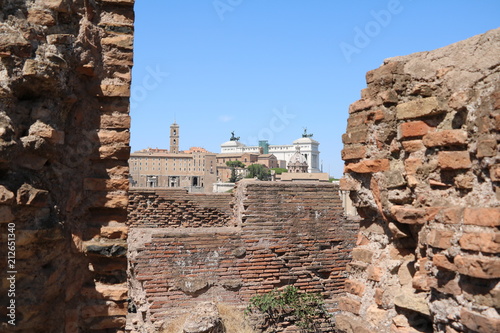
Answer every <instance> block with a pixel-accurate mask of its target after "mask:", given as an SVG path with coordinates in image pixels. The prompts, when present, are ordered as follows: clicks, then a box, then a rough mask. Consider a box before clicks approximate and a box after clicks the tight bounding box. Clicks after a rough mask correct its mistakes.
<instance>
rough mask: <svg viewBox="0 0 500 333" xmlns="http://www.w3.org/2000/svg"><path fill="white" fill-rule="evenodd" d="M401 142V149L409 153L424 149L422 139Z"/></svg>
mask: <svg viewBox="0 0 500 333" xmlns="http://www.w3.org/2000/svg"><path fill="white" fill-rule="evenodd" d="M401 144H402V145H403V149H404V150H405V151H407V152H409V153H414V152H416V151H419V150H423V149H425V146H424V143H423V142H422V140H409V141H403V142H402V143H401Z"/></svg>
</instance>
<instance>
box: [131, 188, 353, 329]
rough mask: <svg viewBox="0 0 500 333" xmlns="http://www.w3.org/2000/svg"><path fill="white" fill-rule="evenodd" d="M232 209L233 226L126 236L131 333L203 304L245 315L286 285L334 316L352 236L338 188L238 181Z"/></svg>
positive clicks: (136, 231)
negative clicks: (316, 296)
mask: <svg viewBox="0 0 500 333" xmlns="http://www.w3.org/2000/svg"><path fill="white" fill-rule="evenodd" d="M135 195H136V196H137V195H140V196H143V195H144V194H143V193H140V194H139V193H136V194H135ZM134 200H135V199H134V193H132V199H131V202H134ZM231 206H232V209H233V210H232V219H233V221H234V222H235V224H234V226H227V227H213V226H211V224H210V223H209V222H207V223H206V224H204V225H205V227H203V226H202V227H196V228H192V227H185V226H186V225H188V224H184V225H179V224H178V225H174V226H170V227H167V228H142V227H132V228H131V230H130V235H129V261H130V275H131V279H130V280H129V283H130V284H131V295H132V297H133V299H134V302H135V304H136V306H137V309H138V314H135V315H130V316H129V317H130V318H129V319H130V320H129V321H130V322H132V321H133V320H134V318H135V320H136V322H137V323H136V324H135V325H134V330H135V331H137V332H139V331H140V330H141V329H142V328H141V327H144V326H145V325H146V326H147V325H153V326H154V325H155V324H156V325H157V326H158V325H159V324H160V322H161V321H168V320H172V318H176V317H179V316H182V315H183V314H186V313H188V312H190V311H191V310H192V309H193V308H194V307H195V306H196V305H197V304H198V303H199V302H202V301H215V302H221V303H225V304H228V305H232V306H235V307H245V306H246V305H247V304H248V301H249V300H250V298H251V297H252V296H254V295H256V294H258V293H264V292H268V291H270V290H272V289H273V288H276V287H282V286H285V285H289V284H293V285H295V286H296V287H298V288H300V289H301V290H305V291H310V292H319V293H321V294H322V295H323V296H324V297H325V301H326V307H327V309H328V310H329V311H331V312H335V311H336V309H337V300H338V295H339V294H340V293H342V291H343V286H344V281H345V268H346V264H347V263H348V262H349V261H350V258H351V248H352V247H353V246H354V238H355V235H356V233H357V224H356V223H353V222H348V221H345V220H343V217H342V215H343V214H342V213H343V209H342V202H341V199H340V197H339V194H338V187H337V186H336V185H333V184H330V183H325V184H323V183H322V184H320V183H316V184H311V183H298V184H295V183H291V184H285V183H271V182H258V181H242V182H240V183H238V186H237V188H236V189H235V191H234V197H233V199H232V202H231ZM140 318H146V319H145V320H144V322H141V320H140ZM134 330H132V331H134Z"/></svg>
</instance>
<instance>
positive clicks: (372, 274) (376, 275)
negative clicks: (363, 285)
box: [366, 265, 384, 282]
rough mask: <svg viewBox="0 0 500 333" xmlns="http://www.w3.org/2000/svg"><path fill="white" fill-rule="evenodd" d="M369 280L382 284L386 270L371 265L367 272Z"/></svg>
mask: <svg viewBox="0 0 500 333" xmlns="http://www.w3.org/2000/svg"><path fill="white" fill-rule="evenodd" d="M366 274H367V278H368V280H372V281H376V282H380V281H382V277H383V276H384V270H383V269H382V268H381V267H379V266H374V265H370V266H368V269H367V270H366Z"/></svg>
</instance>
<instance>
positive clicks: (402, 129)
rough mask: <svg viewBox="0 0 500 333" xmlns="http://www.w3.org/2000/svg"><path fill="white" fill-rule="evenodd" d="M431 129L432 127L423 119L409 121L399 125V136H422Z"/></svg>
mask: <svg viewBox="0 0 500 333" xmlns="http://www.w3.org/2000/svg"><path fill="white" fill-rule="evenodd" d="M431 129H432V127H431V126H429V125H427V123H425V122H423V121H420V120H418V121H410V122H407V123H402V124H401V125H399V136H400V138H402V139H405V138H410V137H419V136H424V135H425V134H427V133H428V132H429V131H430V130H431Z"/></svg>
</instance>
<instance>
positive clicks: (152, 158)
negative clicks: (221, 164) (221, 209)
mask: <svg viewBox="0 0 500 333" xmlns="http://www.w3.org/2000/svg"><path fill="white" fill-rule="evenodd" d="M179 137H180V136H179V125H178V124H176V123H173V124H172V125H171V126H170V149H168V150H167V149H158V148H155V149H153V148H147V149H143V150H140V151H136V152H134V153H132V154H130V159H129V167H130V186H131V187H152V188H176V187H177V188H185V189H187V190H188V191H189V192H212V187H213V183H215V182H216V180H217V158H216V154H215V153H211V152H209V151H207V150H205V149H203V148H199V147H192V148H190V149H189V150H185V151H181V150H179Z"/></svg>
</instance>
